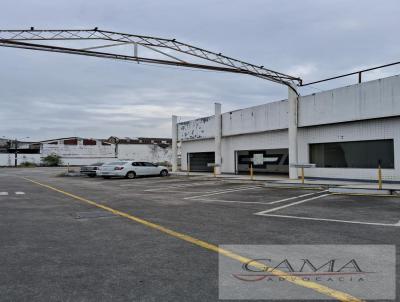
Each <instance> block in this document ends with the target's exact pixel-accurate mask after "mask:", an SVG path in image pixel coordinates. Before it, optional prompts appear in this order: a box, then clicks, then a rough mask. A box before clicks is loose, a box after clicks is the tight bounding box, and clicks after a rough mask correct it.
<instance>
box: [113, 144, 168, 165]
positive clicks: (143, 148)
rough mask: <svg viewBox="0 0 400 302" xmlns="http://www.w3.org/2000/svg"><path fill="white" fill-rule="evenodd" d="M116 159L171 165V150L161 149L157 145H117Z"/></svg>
mask: <svg viewBox="0 0 400 302" xmlns="http://www.w3.org/2000/svg"><path fill="white" fill-rule="evenodd" d="M118 158H119V159H131V160H136V161H148V162H154V163H158V162H168V163H171V160H172V149H171V147H167V148H161V147H160V146H158V145H150V144H149V145H146V144H120V145H118Z"/></svg>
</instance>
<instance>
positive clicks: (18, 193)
mask: <svg viewBox="0 0 400 302" xmlns="http://www.w3.org/2000/svg"><path fill="white" fill-rule="evenodd" d="M11 194H12V193H9V192H0V196H9V195H11ZM14 194H15V195H25V192H21V191H17V192H14Z"/></svg>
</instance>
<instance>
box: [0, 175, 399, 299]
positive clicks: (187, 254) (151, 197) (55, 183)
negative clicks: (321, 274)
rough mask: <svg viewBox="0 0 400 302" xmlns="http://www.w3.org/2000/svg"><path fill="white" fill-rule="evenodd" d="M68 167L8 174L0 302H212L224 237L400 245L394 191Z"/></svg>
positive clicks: (0, 181)
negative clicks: (69, 171)
mask: <svg viewBox="0 0 400 302" xmlns="http://www.w3.org/2000/svg"><path fill="white" fill-rule="evenodd" d="M60 171H61V170H60V169H51V168H35V169H1V170H0V239H1V249H0V261H1V267H2V269H1V270H0V292H1V296H2V299H1V300H2V301H216V300H218V250H216V249H217V246H218V245H221V244H396V245H398V244H399V243H400V236H399V230H400V198H396V197H372V196H345V195H333V194H329V193H328V192H327V191H326V189H325V188H314V189H312V190H310V189H293V188H291V189H288V188H280V187H270V186H268V185H267V184H265V183H264V182H259V181H253V182H251V181H240V180H234V179H230V180H229V179H221V178H218V179H217V178H206V177H202V176H192V177H188V176H170V177H163V178H161V177H146V178H137V179H133V180H128V179H107V180H105V179H101V178H87V177H59V176H57V174H59V172H60ZM397 284H398V282H397ZM397 292H399V286H398V287H397ZM322 300H324V299H322Z"/></svg>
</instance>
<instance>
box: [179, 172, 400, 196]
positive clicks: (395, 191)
mask: <svg viewBox="0 0 400 302" xmlns="http://www.w3.org/2000/svg"><path fill="white" fill-rule="evenodd" d="M171 174H172V175H179V176H188V175H189V176H191V177H205V178H222V179H227V180H241V181H252V180H251V178H250V176H249V175H235V174H221V175H216V176H214V174H213V173H207V172H190V173H189V174H188V173H187V172H173V173H171ZM253 181H258V182H260V181H261V182H265V185H266V186H275V187H276V186H279V187H292V188H293V187H295V188H325V189H327V190H329V192H331V193H337V194H365V195H396V196H400V184H393V183H390V184H385V182H383V185H382V189H381V190H379V188H378V183H377V182H376V183H372V182H361V181H344V180H334V179H332V180H330V179H329V180H323V179H306V180H305V183H304V184H303V183H302V182H301V179H289V178H288V177H287V176H285V175H254V177H253Z"/></svg>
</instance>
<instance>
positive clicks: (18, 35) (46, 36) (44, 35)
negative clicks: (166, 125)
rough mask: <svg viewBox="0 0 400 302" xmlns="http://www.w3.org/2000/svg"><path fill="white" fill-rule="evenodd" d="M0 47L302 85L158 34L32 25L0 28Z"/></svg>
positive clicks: (289, 78)
mask: <svg viewBox="0 0 400 302" xmlns="http://www.w3.org/2000/svg"><path fill="white" fill-rule="evenodd" d="M83 40H85V41H107V43H108V44H104V45H97V46H93V47H86V48H71V47H65V46H56V45H53V44H43V42H46V41H47V42H49V41H50V42H52V43H54V41H83ZM129 44H130V45H133V55H129V54H128V55H127V54H118V53H115V52H103V51H99V49H104V48H114V49H115V47H117V46H121V45H129ZM0 46H3V47H13V48H23V49H31V50H40V51H49V52H58V53H68V54H76V55H84V56H92V57H100V58H109V59H117V60H125V61H133V62H138V63H139V62H143V63H152V64H162V65H171V66H180V67H187V68H198V69H205V70H214V71H223V72H231V73H241V74H248V75H251V76H255V77H258V78H261V79H265V80H268V81H272V82H275V83H279V84H283V85H286V86H290V87H295V86H296V85H299V86H300V85H301V84H302V79H301V78H299V77H294V76H290V75H287V74H284V73H281V72H277V71H274V70H271V69H267V68H264V66H257V65H254V64H251V63H247V62H244V61H241V60H237V59H234V58H231V57H228V56H225V55H223V54H222V53H216V52H212V51H208V50H205V49H202V48H199V47H196V46H192V45H189V44H186V43H182V42H179V41H177V40H176V39H165V38H158V37H150V36H142V35H133V34H125V33H119V32H113V31H105V30H100V29H98V28H97V27H96V28H94V29H71V30H67V29H60V30H41V29H35V28H33V27H31V28H30V29H27V30H0ZM139 47H144V48H146V50H150V51H152V52H155V53H157V54H162V55H163V56H164V57H165V59H164V58H163V59H160V58H148V57H140V56H139V55H138V53H139V51H138V48H139ZM179 55H186V56H187V57H189V58H193V59H202V60H204V61H207V64H205V63H202V62H201V63H199V62H196V61H192V62H188V61H187V60H185V59H184V58H180V57H179Z"/></svg>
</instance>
